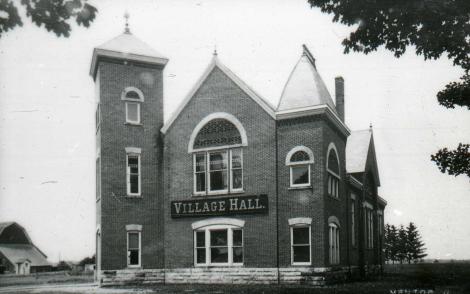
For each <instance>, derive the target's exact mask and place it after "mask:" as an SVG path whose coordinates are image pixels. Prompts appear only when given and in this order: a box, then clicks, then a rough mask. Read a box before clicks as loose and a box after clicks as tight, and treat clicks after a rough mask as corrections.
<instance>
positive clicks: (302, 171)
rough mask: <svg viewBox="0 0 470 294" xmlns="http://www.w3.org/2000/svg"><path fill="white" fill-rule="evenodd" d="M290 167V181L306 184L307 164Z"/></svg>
mask: <svg viewBox="0 0 470 294" xmlns="http://www.w3.org/2000/svg"><path fill="white" fill-rule="evenodd" d="M291 169H292V183H293V184H295V185H297V184H308V180H309V179H308V166H307V165H303V166H293V167H291Z"/></svg>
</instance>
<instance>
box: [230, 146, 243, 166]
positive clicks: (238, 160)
mask: <svg viewBox="0 0 470 294" xmlns="http://www.w3.org/2000/svg"><path fill="white" fill-rule="evenodd" d="M241 167H242V151H241V149H233V150H232V168H241Z"/></svg>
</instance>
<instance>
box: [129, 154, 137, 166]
mask: <svg viewBox="0 0 470 294" xmlns="http://www.w3.org/2000/svg"><path fill="white" fill-rule="evenodd" d="M127 164H128V165H129V166H135V165H138V164H139V158H138V156H132V155H129V156H128V157H127Z"/></svg>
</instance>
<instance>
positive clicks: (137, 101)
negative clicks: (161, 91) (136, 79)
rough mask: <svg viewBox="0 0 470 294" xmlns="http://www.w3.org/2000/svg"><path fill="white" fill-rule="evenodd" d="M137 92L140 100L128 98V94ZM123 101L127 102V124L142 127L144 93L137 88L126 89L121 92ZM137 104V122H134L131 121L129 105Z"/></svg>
mask: <svg viewBox="0 0 470 294" xmlns="http://www.w3.org/2000/svg"><path fill="white" fill-rule="evenodd" d="M131 91H133V92H136V93H137V95H138V96H139V98H137V99H135V98H128V97H127V93H128V92H131ZM121 100H123V101H124V102H125V110H126V123H127V124H133V125H140V124H141V115H140V104H141V103H142V102H144V93H142V91H141V90H140V89H138V88H136V87H126V88H125V89H124V90H123V91H122V92H121ZM131 103H132V104H137V120H136V121H133V120H130V119H129V116H128V114H129V109H128V105H129V104H131Z"/></svg>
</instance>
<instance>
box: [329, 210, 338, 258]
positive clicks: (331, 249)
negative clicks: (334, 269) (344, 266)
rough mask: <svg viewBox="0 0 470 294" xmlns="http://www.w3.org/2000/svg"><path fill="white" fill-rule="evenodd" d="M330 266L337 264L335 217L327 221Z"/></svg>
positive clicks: (336, 226) (336, 225)
mask: <svg viewBox="0 0 470 294" xmlns="http://www.w3.org/2000/svg"><path fill="white" fill-rule="evenodd" d="M328 229H329V233H328V236H329V244H330V246H329V253H330V264H339V262H340V260H339V248H340V247H339V222H338V219H337V218H336V217H330V218H329V220H328Z"/></svg>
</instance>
